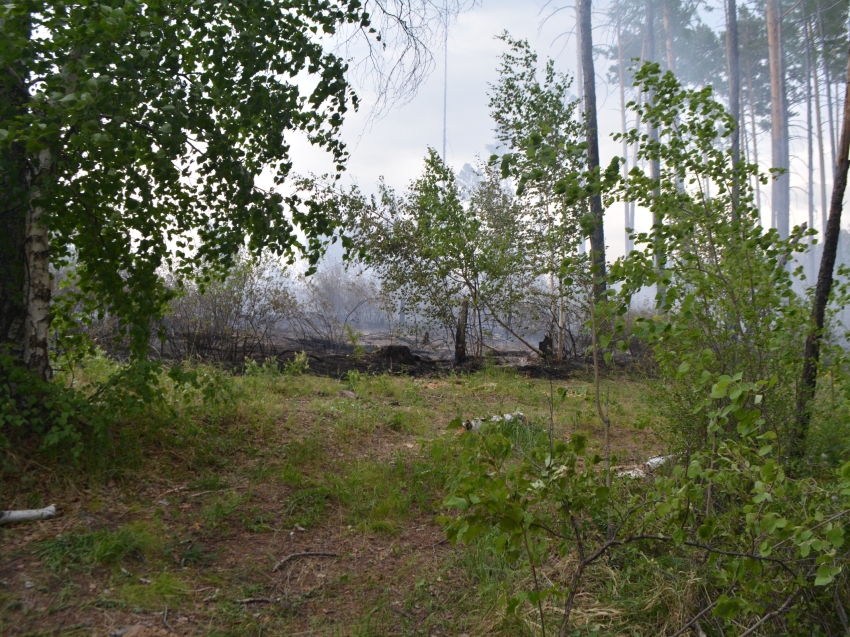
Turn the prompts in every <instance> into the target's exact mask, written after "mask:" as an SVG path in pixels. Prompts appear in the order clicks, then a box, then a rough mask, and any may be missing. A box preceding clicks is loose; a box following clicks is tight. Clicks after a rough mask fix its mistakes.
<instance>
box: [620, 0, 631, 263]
mask: <svg viewBox="0 0 850 637" xmlns="http://www.w3.org/2000/svg"><path fill="white" fill-rule="evenodd" d="M616 11H617V72H618V74H619V84H620V124H621V126H622V128H623V179H626V178H627V177H628V174H629V145H628V144H627V143H626V138H625V135H626V69H625V61H624V60H623V42H622V27H621V17H620V0H616ZM623 206H624V207H625V211H624V212H625V225H624V229H625V254H626V256H629V253H630V252H631V251H632V249H633V248H634V245H633V244H632V236H631V235H632V233H631V230H634V222H633V221H632V218H631V209H632V207H631V202H629V201H626V202H624V203H623Z"/></svg>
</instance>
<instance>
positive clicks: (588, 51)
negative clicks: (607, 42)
mask: <svg viewBox="0 0 850 637" xmlns="http://www.w3.org/2000/svg"><path fill="white" fill-rule="evenodd" d="M578 9H579V34H580V39H581V70H582V74H583V75H584V125H585V128H586V134H587V167H588V169H590V170H591V171H598V170H599V125H598V124H597V121H596V73H595V70H594V67H593V32H592V30H591V28H592V24H591V16H590V9H591V6H590V0H578ZM590 214H591V215H592V216H593V220H594V227H593V233H592V234H591V235H590V249H591V252H592V254H591V259H592V261H593V298H594V299H595V300H596V301H600V300H601V299H602V298H603V295H604V294H605V226H604V219H603V217H602V196H601V195H599V194H597V195H594V196H593V197H591V198H590Z"/></svg>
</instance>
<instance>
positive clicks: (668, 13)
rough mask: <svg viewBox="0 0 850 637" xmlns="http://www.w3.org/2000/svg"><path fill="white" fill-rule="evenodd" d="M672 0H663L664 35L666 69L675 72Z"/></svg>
mask: <svg viewBox="0 0 850 637" xmlns="http://www.w3.org/2000/svg"><path fill="white" fill-rule="evenodd" d="M671 1H672V0H664V36H665V40H666V45H667V69H668V70H669V71H670V72H671V73H674V74H675V73H676V52H675V49H674V48H673V16H672V13H673V11H672V9H671V7H670V2H671Z"/></svg>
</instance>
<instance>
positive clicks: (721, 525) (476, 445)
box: [445, 377, 850, 635]
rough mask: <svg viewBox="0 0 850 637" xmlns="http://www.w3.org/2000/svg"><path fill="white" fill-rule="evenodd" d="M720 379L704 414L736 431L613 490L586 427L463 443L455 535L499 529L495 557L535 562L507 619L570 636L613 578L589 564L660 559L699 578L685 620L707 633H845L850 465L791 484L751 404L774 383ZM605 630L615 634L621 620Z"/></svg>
mask: <svg viewBox="0 0 850 637" xmlns="http://www.w3.org/2000/svg"><path fill="white" fill-rule="evenodd" d="M715 380H716V382H715V383H714V384H713V386H712V387H711V388H710V389H709V390H708V393H710V394H711V396H713V397H707V399H706V401H705V403H704V404H703V405H701V407H700V408H701V410H703V411H704V414H703V416H704V417H705V418H706V419H707V420H708V421H709V422H711V423H712V427H713V428H718V429H719V428H721V427H725V426H731V427H733V428H734V429H735V430H736V431H737V433H738V437H737V438H736V439H724V440H722V441H720V442H719V443H718V446H717V448H716V449H715V450H713V451H700V452H697V453H694V454H692V455H690V456H688V457H680V458H677V459H673V460H671V461H670V465H669V467H667V468H666V471H665V472H664V473H662V474H661V475H658V476H657V477H655V478H654V479H647V480H634V479H632V478H630V477H628V476H625V475H622V476H619V477H614V480H613V481H612V482H611V483H610V484H611V486H610V487H609V486H607V483H608V481H607V478H608V476H607V475H606V474H607V471H606V470H604V469H602V468H600V465H602V462H603V460H604V458H602V457H600V456H598V455H591V454H590V453H589V452H588V448H587V445H586V440H585V438H584V437H583V436H580V435H574V436H572V437H571V438H570V439H569V440H567V441H562V440H558V439H557V438H556V437H555V435H554V431H552V430H550V435H549V436H548V437H543V438H542V439H539V441H538V443H537V444H536V445H534V446H533V447H532V448H530V449H529V448H526V449H525V450H523V449H520V448H518V447H517V445H516V444H515V443H514V441H513V440H511V438H509V437H508V436H506V435H504V433H503V432H502V431H500V429H499V428H498V427H497V426H495V425H487V424H485V425H484V426H483V427H482V429H481V430H480V432H471V433H467V434H465V435H464V436H463V437H462V440H461V442H460V443H459V444H460V445H461V446H462V450H463V451H462V453H463V455H462V458H461V460H460V463H459V466H463V467H468V468H469V469H468V470H466V471H465V472H462V473H461V474H460V475H459V476H458V477H457V479H456V480H457V481H456V483H455V487H454V489H453V492H452V494H451V495H450V496H449V497H448V498H447V499H446V500H445V504H446V505H447V506H449V507H453V508H455V509H458V510H459V514H458V515H457V516H455V517H453V518H449V519H448V520H447V530H448V537H449V539H451V540H452V541H454V542H466V543H468V542H471V541H473V540H475V539H476V538H477V537H479V536H481V535H482V534H487V533H492V531H493V530H496V532H497V537H496V538H495V540H493V544H494V546H495V547H496V548H497V550H498V551H499V553H500V554H502V555H504V556H505V557H506V558H507V559H508V560H509V561H511V562H512V563H514V564H515V565H518V566H519V567H520V568H526V569H528V572H529V574H530V578H529V583H528V588H525V589H522V590H514V591H511V592H510V593H511V594H510V595H509V596H508V597H507V598H506V608H507V612H508V614H515V613H521V614H525V615H526V616H527V615H528V612H527V611H528V610H529V609H533V611H534V612H533V614H534V615H535V617H533V618H531V624H536V625H537V626H539V633H540V634H543V635H545V634H547V628H549V633H550V634H552V631H551V628H552V626H554V625H559V626H560V629H559V630H560V634H562V635H565V634H572V633H571V631H572V630H573V629H575V628H578V626H576V625H574V624H572V623H571V621H572V620H571V615H572V613H573V611H574V610H576V607H577V605H580V603H581V602H580V601H578V600H579V599H580V598H581V595H580V594H581V593H582V592H583V591H584V590H585V589H586V588H588V586H589V585H588V580H590V579H593V578H599V577H605V575H604V571H601V572H591V571H592V569H593V567H594V566H595V565H597V564H599V563H606V564H608V565H609V568H617V569H620V570H632V569H641V568H642V564H643V563H644V562H646V561H647V560H653V559H655V558H657V557H659V556H665V555H666V556H670V557H672V558H676V559H678V560H679V561H680V562H681V563H683V564H687V568H689V569H691V570H693V571H694V572H695V573H696V576H697V577H699V579H700V581H701V582H702V589H703V594H702V595H700V597H699V598H698V599H697V600H696V604H694V605H693V606H692V607H690V608H687V609H686V610H687V612H688V613H690V616H691V617H692V621H691V620H689V623H688V625H692V624H696V623H698V622H700V621H701V620H702V622H703V627H704V628H705V630H706V631H710V632H711V634H720V633H715V628H714V627H720V630H723V631H729V632H727V633H726V634H730V633H731V634H734V633H736V632H737V634H741V635H743V634H747V635H750V634H799V631H800V630H802V629H803V628H804V627H805V628H807V629H811V628H812V626H813V625H815V624H817V626H818V627H819V629H820V630H821V631H822V632H821V634H830V631H834V630H841V628H842V623H841V622H842V619H841V618H842V617H846V614H845V611H846V609H845V608H844V603H843V602H842V601H841V600H842V599H845V600H846V599H847V598H848V597H847V596H848V593H850V584H849V583H848V579H847V575H848V569H849V568H850V559H848V554H847V546H846V545H845V537H847V535H848V534H850V463H847V464H845V465H844V466H843V467H842V468H841V469H840V470H838V471H834V472H833V473H832V474H831V476H830V477H829V478H828V479H825V480H821V481H815V480H812V479H808V478H796V479H792V478H790V477H789V476H788V475H786V473H785V471H784V470H783V468H782V461H781V458H780V457H779V453H778V447H777V446H776V445H775V441H776V436H775V434H774V433H773V432H772V431H771V430H770V429H769V428H767V427H765V422H764V419H763V418H761V413H760V411H759V410H758V409H748V408H747V405H748V404H749V403H750V402H759V403H760V402H761V400H760V398H759V397H763V396H764V394H763V393H761V392H762V391H764V390H765V389H766V388H767V385H768V384H769V383H764V382H759V383H745V382H743V381H741V380H734V379H729V378H725V377H721V378H717V379H715ZM610 460H611V461H612V462H614V461H615V459H614V458H611V459H610ZM596 594H597V595H598V593H596ZM523 609H525V611H526V612H525V613H523ZM615 617H616V616H615ZM609 628H610V629H611V630H612V631H613V632H616V619H612V620H610V622H609ZM678 628H685V626H684V625H683V626H679V627H678Z"/></svg>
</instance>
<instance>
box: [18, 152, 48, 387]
mask: <svg viewBox="0 0 850 637" xmlns="http://www.w3.org/2000/svg"><path fill="white" fill-rule="evenodd" d="M38 160H39V166H38V173H37V175H36V176H34V183H33V185H32V189H31V191H30V192H31V198H30V204H29V206H28V208H27V216H26V243H25V244H24V254H25V258H26V267H27V276H26V288H25V300H26V304H27V318H26V323H25V325H24V364H25V365H26V366H27V368H28V369H30V370H31V371H33V372H35V373H36V374H37V375H38V377H39V378H40V379H41V380H50V376H51V370H50V349H49V337H50V295H51V286H50V252H49V239H48V234H47V226H46V225H45V223H44V208H43V207H42V205H41V204H40V203H39V201H38V199H39V197H40V196H41V190H40V188H39V187H38V185H37V184H36V183H35V182H36V181H37V180H38V179H39V177H40V176H42V175H44V174H46V173H47V172H48V171H49V170H50V163H51V157H50V151H49V150H42V151H41V152H40V153H39V155H38Z"/></svg>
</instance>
